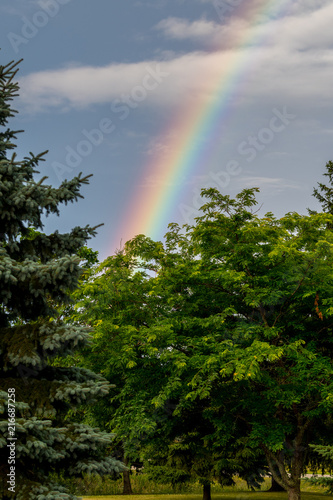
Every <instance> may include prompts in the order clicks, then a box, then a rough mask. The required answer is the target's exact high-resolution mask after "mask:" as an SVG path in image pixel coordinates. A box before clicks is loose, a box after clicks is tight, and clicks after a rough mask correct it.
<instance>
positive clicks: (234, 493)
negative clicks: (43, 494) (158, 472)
mask: <svg viewBox="0 0 333 500" xmlns="http://www.w3.org/2000/svg"><path fill="white" fill-rule="evenodd" d="M140 481H141V484H140ZM113 484H114V486H115V481H113ZM269 487H270V480H269V479H267V480H266V481H265V483H264V484H263V486H262V490H261V491H250V490H248V489H247V487H246V483H245V482H244V481H242V480H240V479H236V484H235V486H233V487H224V488H223V489H222V487H221V486H219V485H212V499H213V500H257V499H259V500H286V499H287V493H284V492H282V493H271V492H268V491H265V490H268V489H269ZM132 488H133V491H134V493H135V494H134V495H131V496H130V500H159V499H163V500H201V499H202V489H201V486H200V485H199V484H192V485H189V486H188V487H187V489H186V492H182V493H178V494H176V493H175V492H172V490H171V488H170V486H168V485H164V486H163V485H157V484H154V483H149V482H148V481H146V478H144V475H141V477H140V476H137V477H135V476H134V477H133V480H132ZM147 490H148V491H147ZM86 491H87V490H86ZM324 491H325V490H324V488H320V487H319V486H314V485H311V484H310V483H309V482H307V481H306V480H303V481H302V499H303V500H325V499H327V495H325V494H324ZM108 493H109V494H108V495H91V496H83V499H84V500H103V499H105V500H106V499H107V500H120V498H119V495H120V494H121V483H119V485H118V490H117V491H116V493H115V492H114V491H111V490H109V491H108ZM110 493H111V494H110ZM81 495H82V490H81Z"/></svg>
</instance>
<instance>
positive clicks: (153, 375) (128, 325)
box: [74, 232, 264, 499]
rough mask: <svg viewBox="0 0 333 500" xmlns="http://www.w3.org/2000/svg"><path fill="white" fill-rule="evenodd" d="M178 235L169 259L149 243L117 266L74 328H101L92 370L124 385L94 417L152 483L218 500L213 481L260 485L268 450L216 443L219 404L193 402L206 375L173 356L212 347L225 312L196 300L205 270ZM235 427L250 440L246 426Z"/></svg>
mask: <svg viewBox="0 0 333 500" xmlns="http://www.w3.org/2000/svg"><path fill="white" fill-rule="evenodd" d="M173 236H175V235H173V234H172V233H171V232H170V233H169V235H168V243H167V249H166V250H165V249H164V248H163V245H162V244H161V243H154V242H152V241H151V240H149V239H145V238H143V237H139V238H137V239H136V240H134V241H132V242H131V243H128V244H127V245H126V252H124V253H122V254H118V255H116V256H114V257H110V258H108V259H107V260H106V261H105V262H104V263H103V264H101V266H99V267H98V268H97V269H96V272H95V274H94V275H92V276H91V279H90V280H88V282H86V283H85V285H84V286H83V287H82V288H81V289H80V290H79V291H78V292H77V294H76V295H77V298H78V299H79V300H78V302H77V306H76V307H77V313H76V315H75V316H74V320H75V321H77V320H80V321H82V322H83V324H88V325H90V326H92V327H93V328H94V343H93V346H92V348H91V349H89V350H85V351H84V352H83V365H84V366H86V367H88V368H91V369H94V371H98V372H100V373H102V374H103V376H105V377H106V378H107V379H108V380H115V379H116V380H117V381H118V383H117V387H115V388H114V389H113V390H112V393H111V401H110V398H104V400H103V401H101V402H100V403H99V404H97V405H95V406H94V408H92V409H91V410H90V413H93V418H94V420H95V421H96V422H97V423H98V425H102V426H104V427H105V428H107V429H109V430H112V431H115V432H116V433H117V436H118V439H119V440H120V441H121V443H122V446H123V447H124V451H125V454H126V455H127V456H128V458H129V459H130V460H136V459H140V460H142V461H143V462H144V464H145V471H147V470H148V471H149V474H150V476H151V477H154V478H155V479H156V478H158V479H159V480H160V481H162V482H171V483H173V484H177V483H181V482H184V481H185V478H187V480H190V479H195V480H199V481H200V482H201V484H202V485H203V489H204V498H207V499H208V498H210V483H211V482H213V481H219V482H221V483H222V484H228V483H231V482H232V475H233V474H234V473H239V474H240V475H242V477H244V478H246V479H247V480H248V481H249V484H250V485H253V484H258V481H260V479H261V476H262V473H263V472H264V470H263V469H264V467H263V464H262V462H263V460H262V456H261V457H260V456H258V455H260V454H258V451H254V450H250V449H249V448H246V447H244V446H242V448H241V449H240V447H239V446H238V445H236V446H233V447H232V448H231V446H228V447H226V446H225V443H224V441H221V440H220V441H219V443H217V442H215V443H214V440H213V437H214V426H213V424H212V422H211V421H210V415H211V412H212V410H211V402H210V400H209V398H206V400H201V401H192V402H191V401H190V400H188V399H186V398H187V395H188V383H189V382H190V381H191V380H192V378H193V376H194V373H195V371H196V369H197V366H195V365H194V366H188V371H187V372H186V373H185V372H184V370H183V367H184V361H183V360H180V359H178V358H176V357H175V356H174V355H173V353H174V351H175V350H176V351H177V353H179V355H180V356H183V357H184V358H185V359H186V357H188V356H190V355H191V349H192V348H191V346H190V345H189V344H188V337H189V336H190V337H191V338H193V339H194V340H193V341H194V342H195V341H197V342H201V343H202V346H203V345H204V339H203V338H202V337H203V336H204V335H205V331H206V329H207V328H208V327H209V324H210V322H212V325H211V327H213V328H215V327H216V318H213V319H212V320H211V319H210V318H209V316H210V315H213V314H214V313H216V312H217V309H216V305H214V303H213V301H209V298H208V295H207V291H205V290H201V291H200V294H199V293H198V294H197V296H196V297H194V298H193V299H192V298H191V293H190V291H189V287H190V286H192V284H194V283H195V281H197V282H198V280H201V277H200V276H199V275H198V273H197V271H198V269H199V268H198V266H199V261H198V259H197V258H196V256H195V254H194V253H193V248H190V247H191V244H189V242H187V240H186V239H184V240H183V241H182V249H181V250H180V251H179V252H178V253H177V252H176V250H175V248H174V247H175V245H176V243H175V241H174V238H173ZM176 239H177V240H178V241H179V238H178V237H177V238H176ZM156 271H158V274H157V276H152V273H154V272H156ZM194 276H196V277H194ZM190 283H192V284H191V285H190ZM198 283H199V282H198ZM198 290H199V289H198ZM213 295H214V292H212V296H213ZM206 299H208V302H207V307H206V309H205V310H204V309H203V307H202V306H203V304H204V302H205V301H206ZM175 363H176V365H177V366H175ZM195 363H196V361H195ZM175 369H178V370H179V371H180V372H182V376H181V377H177V372H175ZM230 425H231V426H232V427H233V430H234V432H236V428H237V433H238V434H241V432H243V433H244V429H242V425H240V423H239V422H237V423H232V422H230ZM237 446H238V449H237V450H236V448H237ZM244 448H245V449H246V452H244ZM163 464H164V465H163Z"/></svg>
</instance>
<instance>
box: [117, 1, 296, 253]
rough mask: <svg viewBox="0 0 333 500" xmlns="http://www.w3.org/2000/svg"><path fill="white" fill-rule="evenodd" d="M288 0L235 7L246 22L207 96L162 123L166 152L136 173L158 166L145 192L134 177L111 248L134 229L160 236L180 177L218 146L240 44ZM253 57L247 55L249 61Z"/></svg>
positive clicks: (239, 66)
mask: <svg viewBox="0 0 333 500" xmlns="http://www.w3.org/2000/svg"><path fill="white" fill-rule="evenodd" d="M254 4H255V5H254ZM288 4H290V0H270V1H267V0H261V1H260V0H259V1H257V2H253V1H252V0H241V2H240V5H239V7H238V10H242V15H243V16H247V18H249V17H248V16H250V15H251V16H252V17H251V24H250V27H249V28H248V29H247V30H244V32H243V33H242V34H239V35H238V37H236V36H235V39H234V40H233V41H232V46H233V49H234V50H233V56H232V57H231V58H230V64H229V66H228V67H227V68H225V67H224V68H221V71H220V72H219V71H215V72H214V78H215V81H214V82H213V87H214V88H215V91H214V92H213V97H212V96H209V98H208V97H207V96H205V97H202V98H201V100H199V102H197V103H196V105H195V106H193V104H192V103H191V104H190V105H187V106H186V107H185V108H182V109H180V110H177V116H176V117H174V118H173V119H172V120H171V122H170V123H169V124H168V126H167V127H166V129H165V135H164V136H165V137H169V136H170V132H171V131H172V130H174V131H177V134H174V137H173V138H172V139H171V141H170V143H169V144H168V148H167V149H168V151H169V152H167V153H166V154H165V152H163V153H162V154H160V155H155V156H154V157H153V158H152V160H151V161H150V162H149V163H148V165H147V166H146V167H145V168H144V169H143V173H142V175H141V178H142V179H146V178H149V177H150V176H152V177H153V176H154V175H155V174H156V172H158V181H159V182H158V186H157V187H156V186H155V187H154V188H152V189H151V190H150V191H149V195H148V196H147V191H146V189H143V188H142V186H140V183H139V185H138V186H137V187H136V188H135V189H134V192H133V193H131V194H130V197H129V199H130V203H129V204H128V207H127V208H126V211H125V215H124V217H123V218H122V219H121V221H120V224H119V228H118V231H117V234H116V235H115V237H114V238H113V248H112V252H114V251H115V250H116V248H118V249H119V248H120V246H121V242H122V245H123V244H124V243H125V241H127V240H128V239H130V238H132V237H134V236H135V235H137V234H145V235H146V236H149V237H151V238H153V239H160V238H162V237H163V235H164V233H165V232H166V230H167V225H168V223H169V222H172V221H171V220H170V214H171V213H172V211H173V207H175V206H177V205H178V204H179V203H180V201H181V195H182V193H183V190H184V182H183V180H184V179H187V178H189V176H190V175H193V174H196V173H201V174H203V173H205V172H206V171H207V169H208V168H209V165H210V164H211V163H210V162H211V160H212V158H213V156H214V152H216V151H217V149H218V147H219V146H220V139H219V137H220V134H219V133H218V132H219V131H220V129H221V126H223V125H225V122H226V118H227V116H228V112H229V108H230V106H229V102H230V100H231V98H235V96H236V94H237V92H238V91H239V88H240V86H241V83H242V82H243V81H244V78H245V75H246V72H247V69H248V66H249V54H248V52H247V51H244V50H242V49H244V48H245V49H246V48H247V47H250V46H252V47H253V46H260V45H262V44H263V43H264V42H265V39H264V38H265V37H264V36H263V35H262V34H261V31H260V30H259V29H258V26H259V24H258V23H259V21H260V19H261V18H262V16H265V18H272V17H273V15H274V18H276V17H277V16H279V15H280V14H281V12H282V10H284V8H285V7H286V6H287V5H288ZM216 49H218V48H214V50H215V51H216ZM235 49H236V50H235ZM254 63H255V61H252V60H251V61H250V64H251V65H252V66H253V64H254ZM215 69H216V68H215ZM212 74H213V73H212ZM171 135H172V134H171ZM204 137H210V138H213V144H214V146H213V150H212V146H211V144H212V141H211V140H210V145H209V147H207V144H206V143H205V141H202V140H201V139H202V138H204Z"/></svg>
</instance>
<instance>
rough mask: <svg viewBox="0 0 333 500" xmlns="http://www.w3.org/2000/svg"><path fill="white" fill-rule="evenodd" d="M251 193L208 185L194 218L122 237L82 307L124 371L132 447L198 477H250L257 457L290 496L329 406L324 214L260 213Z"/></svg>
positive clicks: (331, 237) (328, 235) (112, 361)
mask: <svg viewBox="0 0 333 500" xmlns="http://www.w3.org/2000/svg"><path fill="white" fill-rule="evenodd" d="M257 191H258V189H256V188H253V189H245V190H243V191H242V192H241V193H240V194H238V195H237V196H236V198H235V199H231V198H230V197H229V196H225V195H222V194H221V193H219V192H218V191H217V190H214V189H208V190H203V195H204V196H205V197H206V198H207V203H206V204H205V205H204V206H203V207H202V212H203V215H202V216H201V217H198V218H197V219H196V223H195V225H194V226H192V227H189V226H185V227H184V228H183V229H180V228H179V227H178V226H177V225H176V224H171V225H170V226H169V232H168V233H167V234H166V239H165V244H162V243H161V242H154V241H152V240H151V239H149V238H147V237H145V236H143V235H141V236H138V237H136V238H134V239H133V240H132V241H130V242H128V243H127V244H126V246H125V252H123V254H120V255H118V256H115V257H112V258H109V259H108V260H107V261H106V262H105V263H104V264H103V267H102V268H101V269H100V271H101V274H99V275H98V276H96V277H95V279H94V280H92V282H91V284H90V285H89V287H88V289H86V291H85V293H86V300H87V303H86V305H85V304H84V302H83V303H82V307H83V310H86V313H87V316H89V314H90V312H89V311H91V309H90V310H89V311H88V308H87V307H88V303H90V306H89V307H91V303H93V306H92V307H93V310H94V308H97V309H96V311H97V310H99V312H98V313H97V314H95V313H94V312H93V317H94V321H95V324H94V326H95V328H96V335H95V349H96V352H98V353H99V352H101V351H102V352H103V355H102V357H97V355H96V358H95V360H94V361H93V364H94V366H98V363H99V362H100V365H99V368H100V369H101V370H103V373H104V374H105V375H106V376H108V375H111V374H112V375H113V374H114V373H115V372H114V370H118V373H117V375H118V376H119V377H122V384H121V387H118V390H117V392H116V393H114V397H113V399H112V401H113V402H115V401H116V402H117V408H116V411H115V415H114V419H113V420H112V424H111V425H112V426H113V427H114V428H115V429H117V431H118V433H119V435H120V436H122V437H123V439H124V440H126V442H127V444H128V449H129V450H130V449H131V447H132V448H133V447H135V444H136V445H137V447H138V448H140V449H141V452H142V454H143V456H146V457H148V455H149V456H150V459H151V461H153V460H154V456H155V462H156V465H157V466H161V464H160V462H159V458H160V457H162V459H163V460H164V461H166V462H167V465H168V466H172V467H177V463H178V465H179V468H180V469H182V470H183V471H184V472H186V473H189V474H195V475H196V477H199V478H201V479H202V480H203V482H204V479H206V480H207V481H208V482H209V481H211V480H213V479H218V480H221V481H223V477H224V478H226V477H229V478H230V477H231V475H232V473H234V472H239V473H240V474H241V475H243V476H244V477H246V475H247V476H248V478H249V480H250V481H251V480H253V479H254V480H256V478H260V471H263V470H264V467H263V460H262V457H265V461H266V463H267V465H268V466H269V469H270V471H271V473H272V475H273V477H274V479H275V480H276V481H277V482H278V483H279V484H280V485H281V486H283V487H284V488H285V489H286V490H287V491H288V494H289V498H290V499H298V498H299V497H300V477H301V474H302V472H303V471H304V467H305V464H306V463H308V462H309V457H310V449H309V446H308V445H309V443H310V442H311V441H313V440H315V439H317V438H318V429H321V432H323V429H328V428H329V426H330V415H331V412H332V404H333V393H332V390H333V383H332V341H333V337H332V326H333V322H332V313H333V307H332V306H333V298H332V297H333V289H332V286H333V280H332V277H333V276H332V272H333V271H332V264H333V253H332V249H333V234H332V231H331V230H330V227H331V224H332V215H330V214H329V213H316V212H311V213H310V214H309V215H307V216H305V215H300V214H298V213H295V212H293V213H288V214H286V215H285V216H284V217H282V218H279V219H278V218H276V217H275V216H274V215H273V214H272V213H267V214H265V216H263V217H259V216H258V215H257V214H256V212H255V210H254V207H255V205H256V198H255V196H256V192H257ZM92 299H93V300H92ZM98 321H100V323H99V324H98ZM110 349H111V351H110ZM111 352H113V353H115V352H117V356H116V357H115V356H114V355H111ZM88 358H89V359H90V360H91V359H92V358H91V357H90V355H89V356H88ZM96 363H97V364H96ZM326 432H327V431H326ZM319 434H320V433H319ZM193 447H194V448H193ZM195 448H196V450H195ZM186 450H187V452H186ZM154 454H155V455H154ZM206 465H207V470H209V471H210V473H209V474H208V473H206V472H204V471H205V467H206ZM200 474H201V475H200Z"/></svg>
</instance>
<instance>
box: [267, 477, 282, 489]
mask: <svg viewBox="0 0 333 500" xmlns="http://www.w3.org/2000/svg"><path fill="white" fill-rule="evenodd" d="M268 491H286V490H285V489H284V488H283V486H281V485H280V484H279V483H278V482H277V481H275V479H274V477H272V485H271V487H270V488H269V490H268Z"/></svg>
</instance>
